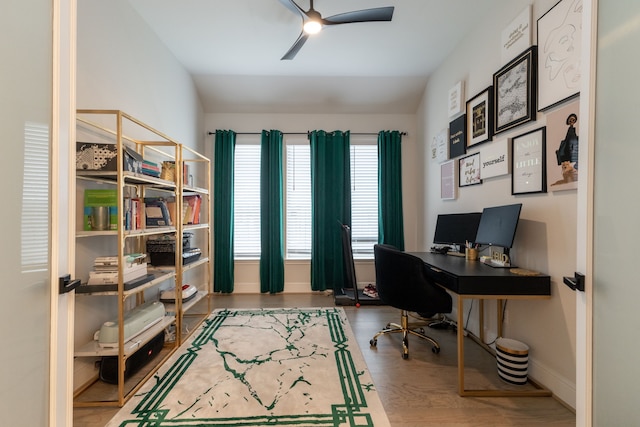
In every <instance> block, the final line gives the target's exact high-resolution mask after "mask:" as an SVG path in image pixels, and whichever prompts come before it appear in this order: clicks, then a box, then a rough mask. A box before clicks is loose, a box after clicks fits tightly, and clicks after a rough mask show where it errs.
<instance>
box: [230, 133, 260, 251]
mask: <svg viewBox="0 0 640 427" xmlns="http://www.w3.org/2000/svg"><path fill="white" fill-rule="evenodd" d="M234 156H235V157H234V162H235V163H234V187H233V192H234V201H233V221H234V230H233V233H234V234H233V239H234V240H233V255H234V258H235V259H256V258H260V137H259V136H258V137H257V138H256V137H255V136H254V137H253V138H249V137H246V138H243V139H242V140H240V139H238V140H237V141H236V148H235V154H234Z"/></svg>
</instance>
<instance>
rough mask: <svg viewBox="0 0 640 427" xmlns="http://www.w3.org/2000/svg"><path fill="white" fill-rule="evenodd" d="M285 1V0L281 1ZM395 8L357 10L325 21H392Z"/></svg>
mask: <svg viewBox="0 0 640 427" xmlns="http://www.w3.org/2000/svg"><path fill="white" fill-rule="evenodd" d="M281 1H283V0H281ZM393 10H394V7H393V6H387V7H376V8H373V9H363V10H355V11H353V12H346V13H339V14H337V15H333V16H330V17H328V18H325V19H323V20H322V21H323V22H322V23H323V24H325V25H336V24H350V23H353V22H372V21H391V18H392V17H393Z"/></svg>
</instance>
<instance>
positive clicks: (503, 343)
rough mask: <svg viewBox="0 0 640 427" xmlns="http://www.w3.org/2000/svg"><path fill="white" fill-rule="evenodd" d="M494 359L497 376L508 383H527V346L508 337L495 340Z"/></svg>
mask: <svg viewBox="0 0 640 427" xmlns="http://www.w3.org/2000/svg"><path fill="white" fill-rule="evenodd" d="M496 359H497V361H498V376H499V377H500V379H502V380H503V381H506V382H508V383H509V384H516V385H523V384H526V383H527V373H528V370H529V346H527V345H526V344H525V343H523V342H520V341H516V340H512V339H509V338H498V339H497V340H496Z"/></svg>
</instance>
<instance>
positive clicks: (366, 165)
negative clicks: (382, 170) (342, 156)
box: [351, 142, 378, 258]
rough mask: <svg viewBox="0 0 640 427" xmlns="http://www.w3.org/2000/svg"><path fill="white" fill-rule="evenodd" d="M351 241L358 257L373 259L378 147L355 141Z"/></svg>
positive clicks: (353, 146) (374, 144) (376, 234)
mask: <svg viewBox="0 0 640 427" xmlns="http://www.w3.org/2000/svg"><path fill="white" fill-rule="evenodd" d="M351 242H352V247H353V256H354V258H372V257H373V245H375V244H376V243H377V242H378V145H377V142H374V143H373V144H371V143H364V142H363V143H354V142H351Z"/></svg>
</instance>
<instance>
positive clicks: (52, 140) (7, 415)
mask: <svg viewBox="0 0 640 427" xmlns="http://www.w3.org/2000/svg"><path fill="white" fill-rule="evenodd" d="M70 1H71V0H53V1H52V0H21V1H11V2H4V3H3V5H2V8H1V9H2V12H0V25H1V27H2V34H3V37H2V41H1V42H0V58H2V60H1V61H0V76H1V78H0V93H2V96H0V130H1V132H0V135H1V138H2V141H1V146H2V155H0V176H1V182H2V184H3V185H2V194H3V198H2V226H1V227H2V241H3V244H2V246H3V250H2V258H1V259H2V261H0V265H1V266H2V280H1V281H0V289H1V290H2V305H3V307H2V318H1V321H0V331H1V336H2V342H3V345H2V351H1V352H0V354H1V356H0V357H1V359H0V384H1V387H0V390H1V391H0V393H1V395H0V425H3V426H4V425H6V426H48V425H71V422H70V417H69V414H70V413H71V404H70V399H69V395H70V394H69V393H68V392H67V390H69V389H70V386H69V384H70V381H69V380H70V378H71V375H70V368H69V367H70V366H71V364H70V363H71V353H70V352H69V351H67V345H66V342H69V341H68V338H66V337H65V336H61V334H60V332H62V333H63V334H65V333H67V332H66V331H68V330H70V329H71V328H70V326H69V325H70V323H69V322H70V316H68V313H69V311H68V310H67V307H68V304H67V301H68V300H69V299H70V297H69V296H67V295H62V296H60V295H58V281H57V277H58V276H59V275H61V274H64V273H65V272H67V271H69V270H70V268H69V265H68V259H69V257H68V248H69V244H68V243H69V238H68V232H67V230H68V222H69V212H68V208H67V206H68V205H69V203H68V202H66V201H64V200H63V199H64V197H66V193H67V191H68V185H67V182H68V179H67V176H68V173H67V170H68V169H67V165H68V159H69V155H68V153H69V150H68V147H69V138H70V136H69V128H70V124H69V123H71V120H70V114H69V111H71V108H72V107H71V103H70V102H69V100H70V93H71V87H72V79H71V77H70V74H71V71H70V70H71V67H70V66H69V64H70V63H71V60H70V51H71V49H70V43H69V40H70V31H69V29H70V28H72V25H71V23H70V21H69V19H67V18H63V17H61V12H64V13H65V17H68V16H69V13H68V12H69V6H68V5H69V3H70ZM63 25H64V29H62V26H63ZM61 56H64V59H62V60H61ZM62 63H64V64H65V66H64V67H61V66H60V64H62ZM62 76H64V77H62ZM61 111H62V112H64V113H65V114H60V112H61ZM59 156H62V157H63V161H62V164H60V163H59V162H58V161H57V158H58V157H59ZM59 166H60V167H63V168H65V169H64V170H63V173H62V175H60V174H58V173H57V169H58V167H59ZM59 176H62V177H63V179H62V180H59V179H58V177H59ZM71 295H73V294H71ZM71 301H73V300H72V297H71ZM60 338H62V339H63V340H64V341H63V345H59V342H58V340H59V339H60Z"/></svg>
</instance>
